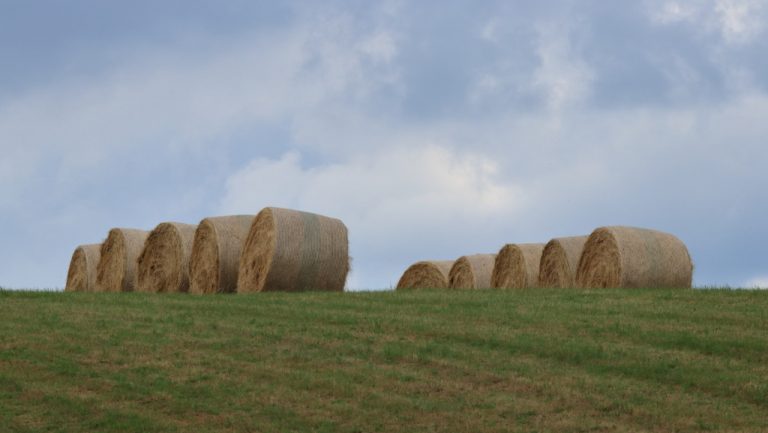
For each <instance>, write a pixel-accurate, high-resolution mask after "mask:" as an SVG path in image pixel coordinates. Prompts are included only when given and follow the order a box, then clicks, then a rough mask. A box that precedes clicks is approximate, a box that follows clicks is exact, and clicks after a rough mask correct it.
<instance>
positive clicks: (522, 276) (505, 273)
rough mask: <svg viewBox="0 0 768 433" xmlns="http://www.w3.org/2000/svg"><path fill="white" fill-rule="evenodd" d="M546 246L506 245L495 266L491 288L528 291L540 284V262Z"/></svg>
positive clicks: (498, 255)
mask: <svg viewBox="0 0 768 433" xmlns="http://www.w3.org/2000/svg"><path fill="white" fill-rule="evenodd" d="M543 250H544V244H507V245H504V246H503V247H502V248H501V250H499V254H497V255H496V262H495V263H494V265H493V276H492V277H491V287H493V288H496V289H527V288H531V287H536V286H537V285H538V283H539V262H540V261H541V252H542V251H543Z"/></svg>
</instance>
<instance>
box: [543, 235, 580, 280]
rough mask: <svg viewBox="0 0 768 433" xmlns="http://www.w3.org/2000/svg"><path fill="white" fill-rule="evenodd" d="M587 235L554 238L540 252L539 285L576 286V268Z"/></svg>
mask: <svg viewBox="0 0 768 433" xmlns="http://www.w3.org/2000/svg"><path fill="white" fill-rule="evenodd" d="M586 242H587V236H573V237H567V238H555V239H552V240H551V241H549V242H547V245H546V246H545V247H544V251H543V252H542V253H541V264H540V266H539V287H554V288H561V289H562V288H568V287H576V270H577V269H578V267H579V259H580V258H581V252H582V251H584V244H585V243H586Z"/></svg>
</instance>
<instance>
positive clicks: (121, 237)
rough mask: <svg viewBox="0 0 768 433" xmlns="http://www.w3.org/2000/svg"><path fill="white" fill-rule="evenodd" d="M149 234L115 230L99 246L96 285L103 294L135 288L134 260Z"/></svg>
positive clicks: (138, 231)
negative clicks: (99, 254)
mask: <svg viewBox="0 0 768 433" xmlns="http://www.w3.org/2000/svg"><path fill="white" fill-rule="evenodd" d="M148 235H149V232H146V231H144V230H136V229H120V228H115V229H112V230H110V231H109V235H108V236H107V239H106V240H105V241H104V243H103V244H101V259H100V260H99V265H98V267H97V276H96V285H97V287H98V290H100V291H104V292H131V291H133V290H134V288H135V286H136V260H137V259H138V258H139V254H141V250H142V249H143V248H144V241H146V239H147V236H148Z"/></svg>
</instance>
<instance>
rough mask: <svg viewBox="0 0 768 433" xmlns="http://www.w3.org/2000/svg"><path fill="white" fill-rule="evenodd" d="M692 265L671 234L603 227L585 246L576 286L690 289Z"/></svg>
mask: <svg viewBox="0 0 768 433" xmlns="http://www.w3.org/2000/svg"><path fill="white" fill-rule="evenodd" d="M692 279H693V262H692V261H691V256H690V254H689V253H688V248H686V246H685V244H684V243H683V242H682V241H681V240H680V239H678V238H677V237H675V236H674V235H671V234H669V233H664V232H660V231H655V230H648V229H642V228H635V227H601V228H598V229H596V230H595V231H594V232H592V234H591V235H590V236H589V239H588V240H587V243H586V244H585V246H584V252H583V253H582V256H581V260H580V261H579V268H578V271H577V274H576V283H577V284H578V285H579V286H580V287H584V288H602V287H621V288H690V287H691V281H692Z"/></svg>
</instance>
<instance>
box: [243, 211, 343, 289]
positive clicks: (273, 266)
mask: <svg viewBox="0 0 768 433" xmlns="http://www.w3.org/2000/svg"><path fill="white" fill-rule="evenodd" d="M348 273H349V240H348V234H347V227H346V226H345V225H344V223H343V222H341V220H338V219H336V218H330V217H326V216H323V215H317V214H313V213H309V212H301V211H297V210H291V209H281V208H273V207H268V208H265V209H263V210H262V211H261V212H259V214H258V215H257V216H256V219H255V220H254V221H253V225H252V226H251V229H250V231H249V233H248V238H247V240H246V242H245V246H244V248H243V254H242V257H241V260H240V272H239V276H238V283H237V291H238V292H239V293H249V292H265V291H284V292H296V291H335V292H341V291H343V290H344V285H345V283H346V280H347V274H348Z"/></svg>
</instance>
